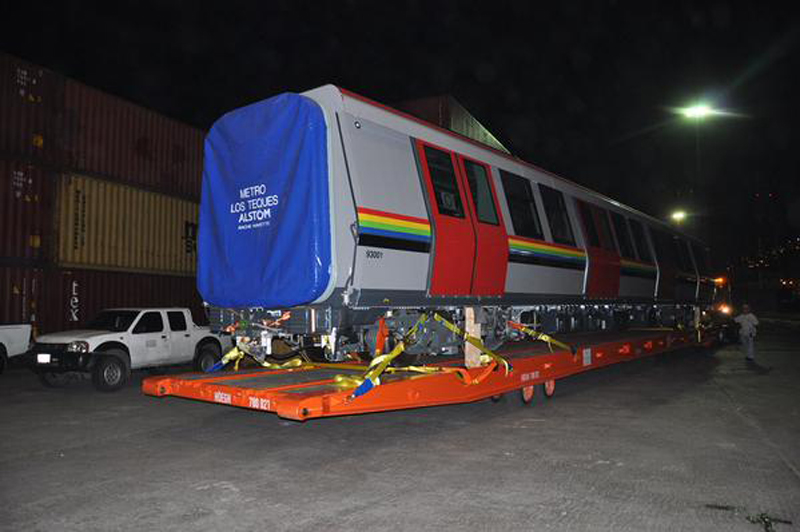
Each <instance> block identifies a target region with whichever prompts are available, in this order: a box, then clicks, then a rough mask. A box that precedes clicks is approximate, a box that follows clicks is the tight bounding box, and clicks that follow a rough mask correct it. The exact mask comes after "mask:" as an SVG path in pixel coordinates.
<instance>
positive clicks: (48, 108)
mask: <svg viewBox="0 0 800 532" xmlns="http://www.w3.org/2000/svg"><path fill="white" fill-rule="evenodd" d="M64 79H65V78H63V77H61V76H59V75H57V74H55V73H53V72H50V71H49V70H47V69H44V68H42V67H38V66H36V65H32V64H30V63H27V62H25V61H22V60H20V59H17V58H15V57H12V56H10V55H7V54H4V53H0V155H3V156H4V157H8V158H15V159H36V160H40V161H48V162H58V161H59V159H60V157H59V155H60V154H59V150H58V145H59V143H58V114H59V112H60V110H61V106H62V102H63V93H64Z"/></svg>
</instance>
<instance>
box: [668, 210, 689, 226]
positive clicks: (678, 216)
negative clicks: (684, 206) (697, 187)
mask: <svg viewBox="0 0 800 532" xmlns="http://www.w3.org/2000/svg"><path fill="white" fill-rule="evenodd" d="M669 217H670V218H671V219H672V221H673V222H675V223H676V224H679V223H681V222H683V221H684V220H686V211H684V210H677V211H673V212H672V214H670V215H669Z"/></svg>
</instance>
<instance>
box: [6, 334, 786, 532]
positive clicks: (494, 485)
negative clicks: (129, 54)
mask: <svg viewBox="0 0 800 532" xmlns="http://www.w3.org/2000/svg"><path fill="white" fill-rule="evenodd" d="M798 341H800V329H798V328H796V327H792V326H790V325H785V324H772V325H767V326H765V327H762V329H761V330H760V337H759V339H758V344H757V347H758V350H759V359H760V362H761V364H763V365H764V366H765V367H766V366H770V367H772V370H771V371H759V370H758V368H752V367H748V366H747V365H746V364H745V363H744V361H743V359H742V356H741V354H740V353H739V352H738V350H737V346H727V347H723V348H720V349H717V350H710V351H708V350H707V351H702V350H692V351H683V352H678V353H671V354H667V355H663V356H659V357H657V358H654V359H648V360H643V361H636V362H632V363H628V364H623V365H619V366H617V367H612V368H607V369H602V370H596V371H593V372H590V373H588V374H585V375H580V376H576V377H573V378H570V379H565V380H563V381H559V383H558V385H557V391H556V396H555V398H553V399H552V400H549V401H544V400H539V401H536V403H537V404H534V405H532V406H527V407H526V406H523V405H522V404H521V402H520V401H519V398H518V397H517V395H516V394H513V395H510V396H508V397H506V398H505V400H504V401H502V402H500V403H498V404H495V403H492V402H490V401H482V402H479V403H473V404H468V405H457V406H448V407H439V408H429V409H422V410H413V411H402V412H390V413H383V414H371V415H365V416H357V417H349V418H335V419H323V420H315V421H309V422H307V423H304V424H300V423H295V422H290V421H285V420H281V419H280V418H277V417H275V416H274V415H271V414H264V413H259V412H255V411H248V410H241V409H236V408H230V407H224V406H220V405H211V404H206V403H199V402H193V401H188V400H183V399H177V398H163V399H156V398H152V397H146V396H144V395H142V394H141V392H140V391H139V387H138V386H139V384H140V382H141V379H142V378H143V376H144V374H134V379H133V382H132V383H131V384H130V385H129V386H128V387H127V388H125V389H124V390H122V391H121V392H119V393H116V394H100V393H98V392H96V391H94V389H93V388H92V387H91V384H90V383H89V382H78V383H74V384H72V385H71V386H69V387H67V388H64V389H45V388H42V387H41V386H40V384H39V382H38V381H37V380H36V378H35V376H33V375H32V374H29V373H28V372H27V371H25V370H19V369H18V370H12V371H10V372H8V373H6V374H5V375H2V376H0V427H1V428H0V530H9V531H11V530H14V531H17V530H19V531H22V530H24V531H29V530H48V531H50V530H81V531H89V530H145V529H152V530H193V531H194V530H196V531H205V530H209V531H211V530H214V531H216V530H356V529H358V530H389V529H391V530H614V531H620V530H630V531H642V530H664V531H667V530H669V531H675V530H692V531H698V530H709V531H711V530H714V531H717V530H742V531H748V530H749V531H758V530H765V529H766V528H765V525H764V522H765V520H766V519H777V520H778V521H791V522H792V523H793V524H786V523H781V522H775V521H773V522H774V524H773V526H774V529H775V530H778V531H780V530H796V529H798V528H800V472H799V470H800V386H798V382H800V349H798V347H797V346H798ZM748 518H749V520H748ZM751 521H755V522H751Z"/></svg>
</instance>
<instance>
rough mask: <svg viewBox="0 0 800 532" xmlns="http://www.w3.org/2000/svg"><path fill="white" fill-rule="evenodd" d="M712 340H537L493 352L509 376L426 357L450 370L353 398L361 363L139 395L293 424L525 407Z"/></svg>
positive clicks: (404, 377)
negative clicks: (500, 402)
mask: <svg viewBox="0 0 800 532" xmlns="http://www.w3.org/2000/svg"><path fill="white" fill-rule="evenodd" d="M715 338H716V334H715V332H714V331H713V330H705V331H702V332H701V333H700V334H699V335H698V332H697V331H694V330H690V331H677V330H662V329H650V330H647V329H639V330H629V331H625V332H624V333H620V332H616V333H607V332H604V333H583V334H574V335H565V336H563V337H561V338H560V340H562V341H563V342H565V343H567V344H569V345H571V346H572V347H573V350H572V351H568V350H553V351H551V350H550V349H549V347H548V345H546V344H543V343H542V342H533V341H524V342H514V343H511V344H507V345H506V346H504V347H503V348H502V349H500V350H499V351H498V354H499V355H501V356H502V357H503V358H505V359H506V360H507V361H508V362H510V364H511V367H512V369H511V371H509V372H508V373H506V371H505V370H504V368H503V367H502V366H500V365H494V364H493V365H490V366H488V367H481V368H471V369H467V368H464V367H463V366H462V365H461V363H462V362H463V359H461V358H457V357H447V358H444V357H430V360H431V363H430V364H428V366H429V367H433V368H447V369H446V370H443V371H438V372H434V373H419V372H417V371H402V370H400V371H393V372H391V373H385V374H384V375H382V376H381V384H380V385H379V386H375V387H374V388H373V389H372V390H370V391H369V392H368V393H365V394H364V395H360V396H357V397H355V396H354V394H353V386H349V387H348V386H347V385H345V384H343V383H342V381H346V380H347V377H358V376H359V375H362V374H363V373H364V371H365V370H366V369H367V366H366V365H363V366H357V365H353V364H314V363H311V364H304V365H302V366H300V367H296V368H288V369H277V370H276V369H264V368H258V367H256V368H247V369H241V370H239V371H224V372H219V373H190V374H185V375H177V376H176V375H171V376H155V377H149V378H147V379H145V380H144V381H143V382H142V391H143V392H144V393H145V394H147V395H152V396H156V397H162V396H175V397H184V398H187V399H197V400H200V401H206V402H211V403H219V404H224V405H231V406H238V407H242V408H249V409H253V410H261V411H265V412H273V413H275V414H277V415H278V416H280V417H282V418H287V419H293V420H297V421H305V420H307V419H313V418H320V417H331V416H342V415H352V414H364V413H370V412H382V411H387V410H401V409H409V408H421V407H427V406H437V405H448V404H457V403H468V402H472V401H478V400H481V399H486V398H489V397H499V396H501V395H502V394H504V393H508V392H511V391H514V390H521V391H522V397H523V400H524V401H525V402H529V401H530V400H531V399H532V398H533V395H534V393H544V394H546V395H547V396H551V395H552V394H553V393H554V391H555V383H556V381H557V380H558V379H563V378H565V377H569V376H570V375H575V374H577V373H581V372H584V371H590V370H592V369H596V368H600V367H603V366H608V365H611V364H616V363H619V362H626V361H630V360H636V359H639V358H643V357H646V356H651V355H655V354H659V353H664V352H667V351H672V350H675V349H680V348H684V347H691V346H700V345H705V346H708V345H710V344H711V343H713V341H714V339H715Z"/></svg>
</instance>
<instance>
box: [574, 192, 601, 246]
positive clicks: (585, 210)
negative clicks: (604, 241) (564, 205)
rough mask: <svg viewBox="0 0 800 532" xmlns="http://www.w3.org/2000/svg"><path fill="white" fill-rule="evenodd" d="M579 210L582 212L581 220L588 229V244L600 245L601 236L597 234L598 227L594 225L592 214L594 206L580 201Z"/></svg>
mask: <svg viewBox="0 0 800 532" xmlns="http://www.w3.org/2000/svg"><path fill="white" fill-rule="evenodd" d="M578 210H579V211H580V213H581V220H582V221H583V228H584V229H585V230H586V239H587V240H588V241H589V242H588V244H589V245H590V246H592V247H595V248H599V247H600V236H599V235H598V234H597V227H596V226H595V225H594V216H592V208H591V207H589V205H588V204H586V203H584V202H582V201H580V200H579V201H578Z"/></svg>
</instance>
